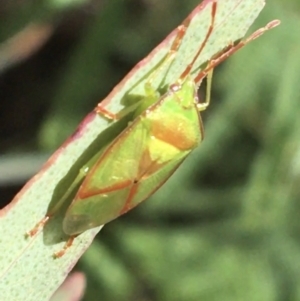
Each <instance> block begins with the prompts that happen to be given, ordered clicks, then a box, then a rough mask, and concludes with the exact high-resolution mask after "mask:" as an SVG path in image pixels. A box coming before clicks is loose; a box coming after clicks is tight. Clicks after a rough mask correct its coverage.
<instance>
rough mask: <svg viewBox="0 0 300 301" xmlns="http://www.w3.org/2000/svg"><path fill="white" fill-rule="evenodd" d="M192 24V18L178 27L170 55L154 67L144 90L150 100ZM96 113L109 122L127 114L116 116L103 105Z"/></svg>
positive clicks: (155, 93)
mask: <svg viewBox="0 0 300 301" xmlns="http://www.w3.org/2000/svg"><path fill="white" fill-rule="evenodd" d="M190 22H191V18H190V17H188V18H186V19H185V20H184V21H183V23H182V24H181V25H179V26H178V27H177V35H176V37H175V39H174V41H173V43H172V45H171V48H170V49H169V51H168V53H167V54H166V55H165V56H164V57H163V58H162V59H161V61H160V62H159V63H158V64H157V65H156V66H155V67H154V70H153V71H152V72H151V73H150V75H149V77H148V79H147V80H146V83H145V86H144V89H145V94H146V96H148V97H149V98H151V97H154V98H156V97H157V92H156V90H155V89H154V88H153V84H152V83H153V81H154V80H155V78H156V77H157V76H158V75H159V74H160V73H162V72H163V70H164V69H165V68H166V67H167V66H169V65H170V64H171V63H172V61H173V60H174V59H175V57H176V54H177V52H178V49H179V47H180V45H181V42H182V40H183V37H184V35H185V33H186V30H187V28H188V27H189V24H190ZM95 111H96V113H98V114H100V115H102V116H104V117H105V118H107V119H109V120H119V119H120V118H122V117H123V116H124V115H125V114H122V112H121V114H120V113H117V114H115V113H113V112H110V111H108V110H107V109H106V108H105V107H104V106H102V105H101V103H99V104H98V105H97V107H96V109H95ZM125 112H126V111H125ZM125 112H124V113H125Z"/></svg>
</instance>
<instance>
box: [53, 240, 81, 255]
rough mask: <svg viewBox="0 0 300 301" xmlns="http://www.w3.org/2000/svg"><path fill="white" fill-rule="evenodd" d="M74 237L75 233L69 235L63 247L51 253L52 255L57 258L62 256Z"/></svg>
mask: <svg viewBox="0 0 300 301" xmlns="http://www.w3.org/2000/svg"><path fill="white" fill-rule="evenodd" d="M75 237H76V236H75V235H73V236H70V237H69V239H68V240H67V242H66V243H65V245H64V247H63V248H62V249H61V250H60V251H58V252H55V253H54V254H53V257H54V258H55V259H57V258H60V257H62V256H64V255H65V253H66V252H67V250H68V249H69V248H71V246H72V244H73V241H74V239H75Z"/></svg>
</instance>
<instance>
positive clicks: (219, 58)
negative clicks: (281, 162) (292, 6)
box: [195, 20, 280, 83]
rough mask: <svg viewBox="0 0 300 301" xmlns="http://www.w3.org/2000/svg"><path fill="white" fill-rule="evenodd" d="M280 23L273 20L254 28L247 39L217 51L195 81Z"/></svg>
mask: <svg viewBox="0 0 300 301" xmlns="http://www.w3.org/2000/svg"><path fill="white" fill-rule="evenodd" d="M279 24H280V21H279V20H273V21H271V22H269V23H268V24H267V25H266V26H264V27H262V28H260V29H258V30H256V31H255V32H253V33H252V34H251V35H250V36H249V37H248V38H247V39H245V40H242V41H240V42H239V43H237V44H232V45H229V46H228V47H226V48H225V50H223V51H221V52H220V53H218V54H217V55H216V56H215V57H214V58H212V59H211V60H210V61H208V63H207V66H206V67H205V68H204V69H203V70H201V71H200V72H199V73H198V75H197V76H196V77H195V83H200V82H201V81H202V80H203V78H205V77H206V76H207V74H208V73H209V72H210V71H211V70H212V69H214V68H215V67H216V66H218V65H219V64H220V63H222V62H223V61H224V60H226V59H227V58H228V57H229V56H231V55H232V54H233V53H235V52H236V51H237V50H239V49H241V48H242V47H244V46H245V45H247V44H248V43H249V42H251V41H253V40H255V39H257V38H258V37H260V36H261V35H263V34H264V33H265V32H266V31H268V30H270V29H272V28H274V27H276V26H278V25H279Z"/></svg>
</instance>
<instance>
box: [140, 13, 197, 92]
mask: <svg viewBox="0 0 300 301" xmlns="http://www.w3.org/2000/svg"><path fill="white" fill-rule="evenodd" d="M190 22H191V18H189V17H188V18H186V19H185V20H184V21H183V23H182V24H181V25H179V26H178V27H177V35H176V37H175V39H174V41H173V43H172V45H171V48H170V49H169V51H168V53H167V54H166V55H165V57H164V58H163V59H162V60H161V61H160V62H159V64H158V66H157V67H156V68H155V70H154V71H153V72H152V73H151V74H150V76H149V78H148V79H147V81H146V83H145V92H146V94H147V95H149V96H152V95H153V96H156V90H155V89H154V88H153V85H152V83H153V81H154V80H155V78H156V77H157V76H158V74H160V73H162V71H163V69H164V68H166V67H167V66H170V65H171V63H172V62H173V61H174V59H175V58H176V54H177V52H178V49H179V47H180V45H181V42H182V40H183V38H184V36H185V33H186V30H187V29H188V27H189V25H190Z"/></svg>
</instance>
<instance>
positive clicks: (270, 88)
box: [0, 0, 300, 301]
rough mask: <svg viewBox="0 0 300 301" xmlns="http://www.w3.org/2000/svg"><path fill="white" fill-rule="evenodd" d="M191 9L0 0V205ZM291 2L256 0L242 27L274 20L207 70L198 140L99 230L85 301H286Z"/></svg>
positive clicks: (138, 2) (293, 80) (296, 93)
mask: <svg viewBox="0 0 300 301" xmlns="http://www.w3.org/2000/svg"><path fill="white" fill-rule="evenodd" d="M198 3H199V1H198V0H186V1H179V0H164V1H160V0H122V1H121V0H118V1H117V0H102V1H99V0H98V1H96V0H94V1H93V0H91V1H87V0H44V1H28V0H27V1H24V0H17V1H13V2H12V1H9V0H3V1H1V6H0V41H1V44H0V124H1V126H0V151H1V153H0V154H1V156H0V170H1V172H0V174H1V175H0V194H1V196H2V197H1V201H2V202H6V203H7V202H9V201H10V199H11V198H12V197H13V195H14V194H15V193H16V192H17V191H18V190H19V189H20V187H21V186H22V185H23V184H24V183H25V181H27V177H29V176H31V175H32V173H34V172H35V171H37V168H38V166H39V165H40V163H41V162H42V161H44V160H45V159H46V158H47V156H48V155H49V154H50V153H51V152H53V151H54V150H55V149H56V148H57V147H59V145H60V144H61V143H62V142H63V141H64V139H66V138H67V137H68V136H69V135H70V134H71V133H72V132H73V131H74V130H75V128H76V126H77V125H78V123H79V122H80V121H81V120H82V119H83V117H84V116H85V115H86V114H87V113H88V112H89V111H91V110H92V109H93V108H94V107H95V105H96V104H97V102H99V100H101V99H102V98H104V97H105V96H106V95H107V94H108V93H109V91H110V90H111V89H112V88H113V87H114V85H115V84H117V83H118V81H119V80H120V79H122V77H123V76H124V75H125V74H126V73H127V72H128V71H129V70H130V69H131V68H132V67H133V66H134V64H136V63H137V62H138V61H139V60H140V59H142V58H143V57H144V56H145V55H146V54H147V53H148V52H149V51H150V50H151V49H152V48H153V47H154V46H156V45H157V44H158V43H159V42H160V41H161V40H162V39H163V38H164V37H165V36H166V34H168V33H169V32H170V31H171V30H172V29H173V28H174V27H175V26H177V25H178V24H179V23H180V22H181V21H182V20H183V19H184V18H185V17H186V16H187V14H188V13H189V12H190V11H191V10H192V9H193V8H194V7H195V6H196V5H197V4H198ZM299 3H300V2H299V1H298V0H287V1H280V0H273V1H268V4H267V6H266V8H265V9H264V11H263V12H262V14H261V15H260V17H259V18H258V20H257V22H256V23H255V24H254V27H253V28H258V27H259V26H262V25H264V24H265V23H266V22H268V21H270V20H272V19H274V18H276V19H280V20H281V21H282V24H281V26H280V27H279V28H276V29H275V30H272V31H271V32H268V33H267V34H266V35H264V36H263V37H262V38H260V39H258V40H257V41H255V42H253V43H251V44H250V45H248V46H247V47H246V48H245V49H243V50H242V51H240V52H239V53H238V54H236V55H234V56H233V57H231V58H230V59H229V60H227V61H226V62H225V63H224V64H222V66H220V67H218V68H217V70H216V71H215V77H214V82H213V91H212V93H213V94H212V105H211V107H210V108H209V110H207V111H206V112H205V113H204V114H203V119H204V124H205V129H206V132H205V140H204V142H203V144H202V145H201V147H199V148H198V149H197V150H196V151H194V153H193V154H192V155H191V156H190V157H189V158H188V159H187V160H186V162H185V163H184V165H183V166H181V167H180V168H179V170H178V171H177V172H176V173H175V175H174V176H173V177H172V178H171V179H170V181H168V182H167V183H166V184H165V185H164V186H163V188H162V189H161V190H159V191H158V192H157V193H156V194H155V195H154V196H153V197H151V200H149V201H147V202H145V203H144V204H143V205H141V206H139V207H138V208H137V209H135V210H133V211H132V212H130V213H129V214H127V215H125V216H123V217H121V218H119V219H117V220H116V221H114V222H112V223H110V224H109V225H107V226H105V227H104V229H103V230H102V231H101V232H100V234H99V235H98V237H97V240H96V241H95V242H94V244H93V245H92V246H91V247H90V249H89V250H88V251H87V252H86V254H85V255H84V256H83V258H82V259H81V260H80V262H79V264H78V265H77V267H76V269H77V270H81V271H84V272H85V274H86V276H87V282H88V286H87V289H86V293H85V297H84V300H85V301H94V300H103V301H105V300H119V301H123V300H124V301H125V300H131V301H171V300H172V301H194V300H195V301H200V300H201V301H214V300H222V301H227V300H228V301H229V300H243V301H246V300H249V301H250V300H251V301H256V300H257V301H258V300H260V301H261V300H264V301H269V300H276V301H281V300H282V301H295V300H300V241H299V234H300V222H299V212H300V203H299V196H300V185H299V184H300V139H299V138H300V85H299V79H300V38H299V37H300V36H299V28H300V4H299ZM22 34H23V35H22ZM13 36H14V38H11V37H13ZM17 38H18V39H17ZM202 92H203V91H200V94H201V93H202ZM201 95H202V94H201ZM4 205H5V203H2V206H4Z"/></svg>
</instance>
